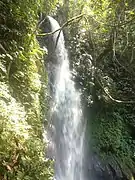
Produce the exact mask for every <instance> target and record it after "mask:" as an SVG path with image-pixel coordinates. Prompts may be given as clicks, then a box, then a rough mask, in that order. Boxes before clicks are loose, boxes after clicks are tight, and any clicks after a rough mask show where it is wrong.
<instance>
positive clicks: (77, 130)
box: [48, 17, 85, 180]
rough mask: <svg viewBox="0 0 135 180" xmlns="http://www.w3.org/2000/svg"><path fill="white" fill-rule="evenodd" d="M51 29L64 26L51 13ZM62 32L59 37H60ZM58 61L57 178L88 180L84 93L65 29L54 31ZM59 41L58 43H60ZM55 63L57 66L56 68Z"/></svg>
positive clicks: (55, 71) (55, 73) (55, 84)
mask: <svg viewBox="0 0 135 180" xmlns="http://www.w3.org/2000/svg"><path fill="white" fill-rule="evenodd" d="M48 18H49V21H50V24H51V31H52V32H53V31H55V30H57V29H59V28H60V26H59V24H58V22H57V21H56V20H55V19H53V18H52V17H48ZM58 36H59V38H58ZM53 42H54V43H55V45H54V46H55V48H54V49H52V51H54V54H55V60H56V62H55V63H51V64H50V66H51V67H50V71H52V69H53V72H51V73H53V79H54V80H53V92H54V96H53V105H52V106H53V107H52V117H51V119H52V121H51V123H52V126H53V133H54V134H53V146H54V156H55V179H56V180H84V175H83V153H84V152H83V151H84V144H83V142H84V134H85V125H84V121H83V118H82V110H81V103H80V94H79V92H77V91H76V90H75V85H74V82H73V81H72V80H71V72H70V70H69V59H68V53H67V50H66V49H65V43H64V36H63V32H62V31H61V32H60V35H59V31H58V32H56V33H55V34H54V35H53ZM56 42H57V43H56ZM52 67H53V68H52Z"/></svg>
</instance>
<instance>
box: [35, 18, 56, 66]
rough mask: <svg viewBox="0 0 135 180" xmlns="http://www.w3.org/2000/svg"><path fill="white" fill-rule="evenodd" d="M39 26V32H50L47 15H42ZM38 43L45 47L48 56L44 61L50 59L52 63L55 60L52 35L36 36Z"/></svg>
mask: <svg viewBox="0 0 135 180" xmlns="http://www.w3.org/2000/svg"><path fill="white" fill-rule="evenodd" d="M39 28H40V29H41V33H50V32H52V30H51V25H50V22H49V19H48V17H42V20H41V22H40V23H39ZM37 39H38V41H39V44H40V47H42V48H44V47H46V48H47V50H48V56H47V59H46V61H47V62H48V61H51V62H53V63H55V62H56V55H55V42H54V40H53V35H45V36H41V37H38V38H37Z"/></svg>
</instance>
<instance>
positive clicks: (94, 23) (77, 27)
mask: <svg viewBox="0 0 135 180" xmlns="http://www.w3.org/2000/svg"><path fill="white" fill-rule="evenodd" d="M63 2H65V1H63ZM73 7H74V8H73ZM67 9H68V10H67ZM61 11H63V12H66V15H65V17H66V18H68V19H69V18H71V17H72V16H74V15H77V14H80V13H84V14H85V15H84V18H83V19H81V21H79V22H78V23H74V24H72V25H71V26H69V27H68V30H67V29H66V30H65V32H68V33H67V35H68V38H69V43H68V45H69V48H70V53H71V60H72V61H71V63H72V64H71V67H72V69H73V75H74V79H75V81H76V84H77V87H78V88H81V89H82V99H83V102H84V104H86V112H88V115H89V114H90V117H88V124H89V126H90V128H88V131H90V132H89V134H90V133H92V135H90V139H91V141H93V144H92V145H91V144H90V147H91V148H92V151H93V152H96V153H97V154H98V155H100V157H101V159H104V162H105V163H106V164H111V165H112V166H113V163H112V159H114V161H115V164H117V166H120V167H121V171H122V172H123V173H124V174H126V176H128V177H129V176H130V174H131V173H133V172H135V171H134V167H135V164H134V161H135V159H134V150H135V144H134V142H135V133H134V131H135V124H134V117H135V113H134V103H135V94H134V93H135V86H134V83H135V82H134V75H135V74H134V67H135V61H134V59H135V57H134V53H135V52H134V50H135V49H134V33H135V28H134V20H135V2H134V1H132V0H131V1H125V0H120V1H119V0H118V1H109V0H102V1H101V0H91V1H81V0H78V1H76V2H74V1H72V0H68V1H66V3H65V4H63V6H62V7H61ZM61 14H62V13H61ZM63 14H64V13H63ZM63 19H64V18H63ZM113 168H114V170H115V171H116V172H117V168H116V167H115V166H113ZM127 174H128V175H127Z"/></svg>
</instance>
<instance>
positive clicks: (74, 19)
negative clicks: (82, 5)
mask: <svg viewBox="0 0 135 180" xmlns="http://www.w3.org/2000/svg"><path fill="white" fill-rule="evenodd" d="M82 16H84V14H80V15H78V16H75V17H73V18H71V19H69V20H68V21H66V22H65V23H64V24H63V25H62V26H61V27H60V28H59V29H56V30H55V31H53V32H49V33H42V34H37V36H50V35H53V34H55V33H56V32H58V31H61V30H62V29H63V28H64V27H65V26H68V25H69V24H71V23H72V22H74V21H76V20H79V19H80V18H82Z"/></svg>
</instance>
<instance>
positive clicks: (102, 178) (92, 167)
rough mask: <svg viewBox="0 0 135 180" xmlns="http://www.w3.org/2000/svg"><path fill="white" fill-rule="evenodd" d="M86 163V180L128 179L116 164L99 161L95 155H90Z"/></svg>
mask: <svg viewBox="0 0 135 180" xmlns="http://www.w3.org/2000/svg"><path fill="white" fill-rule="evenodd" d="M86 164H87V165H86V172H85V173H86V177H87V178H86V179H87V180H128V178H127V177H126V176H125V175H124V174H123V173H122V172H121V170H120V168H119V167H118V164H115V165H114V164H108V163H107V162H101V161H100V159H99V158H98V157H97V156H96V155H92V157H91V158H90V159H89V161H88V162H87V163H86ZM114 166H115V168H114Z"/></svg>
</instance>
